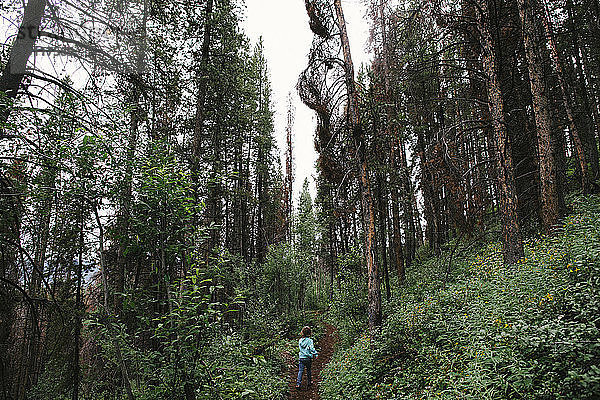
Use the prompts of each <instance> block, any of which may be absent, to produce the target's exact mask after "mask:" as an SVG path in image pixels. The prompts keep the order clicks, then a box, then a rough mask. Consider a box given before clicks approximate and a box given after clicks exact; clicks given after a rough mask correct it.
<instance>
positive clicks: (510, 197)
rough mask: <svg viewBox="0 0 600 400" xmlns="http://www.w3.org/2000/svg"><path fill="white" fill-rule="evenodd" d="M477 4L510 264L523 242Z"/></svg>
mask: <svg viewBox="0 0 600 400" xmlns="http://www.w3.org/2000/svg"><path fill="white" fill-rule="evenodd" d="M481 6H482V7H481V12H480V13H479V15H478V17H479V18H478V23H479V28H480V31H481V40H482V47H483V67H484V72H485V74H486V75H487V78H488V82H487V85H488V101H489V108H490V114H491V118H492V128H493V132H494V141H495V147H496V152H497V157H496V162H497V172H498V190H499V197H500V204H499V205H500V214H501V217H502V245H503V254H504V262H505V263H506V264H514V263H516V262H517V261H518V260H519V259H520V258H521V257H522V256H523V242H522V239H521V231H520V227H519V221H518V217H517V196H516V192H515V177H514V169H513V163H512V152H511V143H510V140H509V137H508V133H507V131H506V123H505V115H504V104H503V99H502V91H501V89H500V82H499V81H498V70H497V65H496V55H495V48H494V44H493V39H492V34H491V31H490V26H489V21H490V20H489V9H488V3H487V0H483V1H482V2H481Z"/></svg>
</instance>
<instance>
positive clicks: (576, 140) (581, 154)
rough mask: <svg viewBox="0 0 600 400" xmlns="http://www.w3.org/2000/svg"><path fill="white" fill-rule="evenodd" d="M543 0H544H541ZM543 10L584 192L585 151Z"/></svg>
mask: <svg viewBox="0 0 600 400" xmlns="http://www.w3.org/2000/svg"><path fill="white" fill-rule="evenodd" d="M541 1H544V0H541ZM542 6H543V7H544V10H543V12H542V22H543V26H544V34H545V36H546V42H547V44H548V47H549V48H550V55H551V56H552V64H553V65H554V70H555V72H556V76H557V77H558V83H559V86H560V91H561V94H562V102H563V107H564V108H565V112H566V114H567V121H568V123H569V130H570V131H571V135H572V136H573V147H575V154H576V155H577V161H578V164H579V169H580V173H581V190H582V191H583V192H584V193H587V192H588V191H589V184H590V182H589V171H588V166H587V162H586V156H585V151H584V149H583V142H582V141H581V136H580V133H579V130H578V129H577V126H576V125H575V117H574V114H573V107H572V106H571V99H570V94H569V93H570V90H569V87H568V85H567V81H566V80H565V76H564V72H563V71H564V68H563V66H562V61H561V59H560V56H559V55H558V49H557V47H556V40H555V39H554V32H553V29H552V24H551V21H550V16H549V13H548V8H547V7H546V5H545V4H543V5H542Z"/></svg>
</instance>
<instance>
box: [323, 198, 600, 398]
mask: <svg viewBox="0 0 600 400" xmlns="http://www.w3.org/2000/svg"><path fill="white" fill-rule="evenodd" d="M573 207H574V213H573V214H572V215H571V216H570V217H568V218H566V219H565V220H564V221H563V224H562V225H561V226H560V227H559V228H558V233H557V234H556V235H555V236H554V237H551V238H550V237H541V238H535V239H531V240H528V241H527V242H526V251H525V257H524V258H523V259H521V260H520V261H519V263H517V264H516V265H503V264H502V257H501V246H500V244H499V243H498V242H492V243H487V244H485V245H483V246H482V247H480V248H479V249H477V250H472V247H473V246H471V249H464V248H463V249H461V248H459V249H457V250H455V251H454V260H453V261H452V263H451V265H450V257H451V254H450V253H451V252H452V251H453V250H452V249H451V248H450V249H449V250H448V253H447V254H445V255H443V256H442V257H440V258H429V259H426V260H425V261H423V262H422V263H420V264H419V265H415V266H414V267H413V268H412V269H411V271H410V275H409V280H408V283H407V284H406V286H402V287H400V288H396V290H395V292H394V293H393V296H392V299H391V301H389V302H387V304H386V310H385V311H386V314H387V319H386V320H385V322H384V324H383V326H382V328H381V331H380V333H379V335H378V336H377V337H376V338H374V339H373V341H372V342H370V341H369V339H368V335H366V334H364V335H360V336H359V337H358V338H357V339H356V340H354V339H355V338H354V337H352V338H350V337H351V336H353V335H356V334H357V333H360V331H361V329H362V328H361V327H357V325H356V323H355V322H354V323H352V321H356V320H357V318H356V315H353V314H352V313H349V312H348V309H347V302H345V301H344V299H342V298H341V297H342V296H341V294H340V293H341V292H342V291H340V292H338V293H336V300H337V301H336V302H335V303H334V307H333V310H332V312H331V317H332V319H333V320H335V321H336V322H337V323H338V325H339V326H340V327H341V328H342V334H343V336H344V338H345V340H344V341H343V342H342V343H346V344H347V345H346V347H345V348H340V349H339V351H338V352H337V354H336V357H335V358H334V360H333V361H332V362H331V363H330V365H329V367H328V368H327V370H326V371H325V379H324V382H323V384H322V390H321V395H322V398H323V399H340V398H347V399H429V398H437V399H592V398H597V396H598V393H600V369H599V368H598V365H599V362H600V333H599V331H598V327H599V326H600V312H599V311H600V310H599V307H600V296H599V294H600V293H599V290H600V289H599V288H600V200H599V199H598V198H587V199H577V200H575V201H574V202H573ZM449 265H450V274H449V278H450V280H451V282H448V283H447V284H446V285H445V287H444V283H443V280H444V276H445V274H446V270H447V268H449ZM355 293H356V292H355ZM361 301H362V307H361V305H358V306H357V308H358V309H360V308H363V307H366V305H365V304H366V296H363V297H360V296H359V299H358V300H357V301H356V302H355V303H361ZM342 304H344V305H345V306H346V308H343V307H342ZM342 308H343V309H342ZM340 311H341V312H340ZM348 343H352V344H348Z"/></svg>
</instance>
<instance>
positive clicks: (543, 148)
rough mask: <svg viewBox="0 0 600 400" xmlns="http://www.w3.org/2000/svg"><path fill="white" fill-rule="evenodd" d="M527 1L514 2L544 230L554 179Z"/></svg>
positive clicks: (554, 209) (553, 211)
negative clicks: (527, 84) (529, 101)
mask: <svg viewBox="0 0 600 400" xmlns="http://www.w3.org/2000/svg"><path fill="white" fill-rule="evenodd" d="M530 1H531V0H517V4H518V5H519V14H520V15H521V23H522V27H523V42H524V45H525V55H526V58H527V67H528V69H529V82H530V85H531V96H532V101H533V112H534V115H535V125H536V131H537V138H538V161H539V170H540V186H541V187H540V197H541V203H542V222H543V225H544V230H545V231H546V233H551V232H552V231H553V230H554V228H555V226H556V224H557V223H558V195H559V194H558V181H557V175H556V162H555V157H554V151H553V144H552V124H551V120H550V110H549V107H548V97H547V95H546V89H545V86H544V81H543V71H542V67H541V62H540V60H539V59H538V57H537V55H536V53H537V52H538V51H539V49H536V45H535V37H536V35H535V26H534V21H533V12H532V7H531V3H530Z"/></svg>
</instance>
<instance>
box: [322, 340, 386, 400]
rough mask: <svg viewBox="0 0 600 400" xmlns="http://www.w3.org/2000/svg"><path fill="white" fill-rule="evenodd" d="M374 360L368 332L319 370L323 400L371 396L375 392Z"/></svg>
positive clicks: (358, 399)
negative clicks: (322, 382) (321, 379)
mask: <svg viewBox="0 0 600 400" xmlns="http://www.w3.org/2000/svg"><path fill="white" fill-rule="evenodd" d="M375 376H376V374H375V369H374V359H373V355H372V353H371V349H370V340H369V337H368V335H366V334H364V335H362V336H361V337H360V338H359V339H358V340H357V341H356V342H355V343H354V344H353V345H352V346H351V347H350V348H348V349H346V350H344V351H340V352H337V353H336V355H335V356H334V358H333V359H332V360H331V361H330V362H329V364H327V367H326V368H325V369H324V370H323V371H322V372H321V377H322V378H323V381H324V382H326V384H323V385H321V390H320V395H321V399H323V400H334V399H356V400H363V399H365V400H366V399H373V398H374V395H375V387H374V386H373V383H374V380H375Z"/></svg>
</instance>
